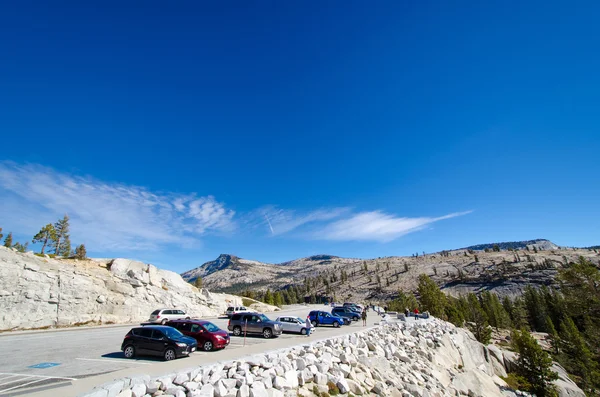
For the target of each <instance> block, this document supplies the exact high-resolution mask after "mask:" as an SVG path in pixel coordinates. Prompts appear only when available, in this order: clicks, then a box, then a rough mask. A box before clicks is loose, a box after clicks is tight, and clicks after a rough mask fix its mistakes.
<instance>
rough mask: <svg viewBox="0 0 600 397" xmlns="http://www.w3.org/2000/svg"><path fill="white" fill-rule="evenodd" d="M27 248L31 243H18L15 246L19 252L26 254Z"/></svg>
mask: <svg viewBox="0 0 600 397" xmlns="http://www.w3.org/2000/svg"><path fill="white" fill-rule="evenodd" d="M27 246H29V243H25V244H21V243H19V242H16V243H15V245H13V248H14V249H16V250H17V251H18V252H25V251H27Z"/></svg>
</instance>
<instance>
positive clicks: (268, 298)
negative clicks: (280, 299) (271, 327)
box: [263, 289, 275, 305]
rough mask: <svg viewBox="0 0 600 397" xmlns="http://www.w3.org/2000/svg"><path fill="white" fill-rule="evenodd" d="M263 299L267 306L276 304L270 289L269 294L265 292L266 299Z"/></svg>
mask: <svg viewBox="0 0 600 397" xmlns="http://www.w3.org/2000/svg"><path fill="white" fill-rule="evenodd" d="M263 299H264V302H265V303H266V304H267V305H272V304H274V303H275V302H274V299H273V294H272V293H271V290H270V289H267V292H265V297H264V298H263Z"/></svg>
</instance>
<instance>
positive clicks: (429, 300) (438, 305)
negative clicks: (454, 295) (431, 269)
mask: <svg viewBox="0 0 600 397" xmlns="http://www.w3.org/2000/svg"><path fill="white" fill-rule="evenodd" d="M418 290H419V300H420V302H421V307H422V308H423V310H426V311H428V312H429V313H430V314H431V315H432V316H435V317H441V316H443V315H444V306H445V305H446V296H445V295H444V293H443V292H442V291H440V288H439V287H438V286H437V284H436V283H435V282H433V280H431V279H430V278H429V276H427V275H426V274H421V275H420V276H419V286H418Z"/></svg>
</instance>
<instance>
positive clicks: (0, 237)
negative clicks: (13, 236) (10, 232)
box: [0, 227, 4, 240]
mask: <svg viewBox="0 0 600 397" xmlns="http://www.w3.org/2000/svg"><path fill="white" fill-rule="evenodd" d="M2 237H4V234H2V228H1V227H0V240H2Z"/></svg>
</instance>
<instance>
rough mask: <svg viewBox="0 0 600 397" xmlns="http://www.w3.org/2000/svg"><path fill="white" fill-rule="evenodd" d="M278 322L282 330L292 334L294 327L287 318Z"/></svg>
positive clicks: (281, 318)
mask: <svg viewBox="0 0 600 397" xmlns="http://www.w3.org/2000/svg"><path fill="white" fill-rule="evenodd" d="M279 322H280V323H281V324H282V329H283V330H284V331H286V332H294V326H293V324H292V321H291V319H290V318H289V317H280V318H279Z"/></svg>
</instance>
